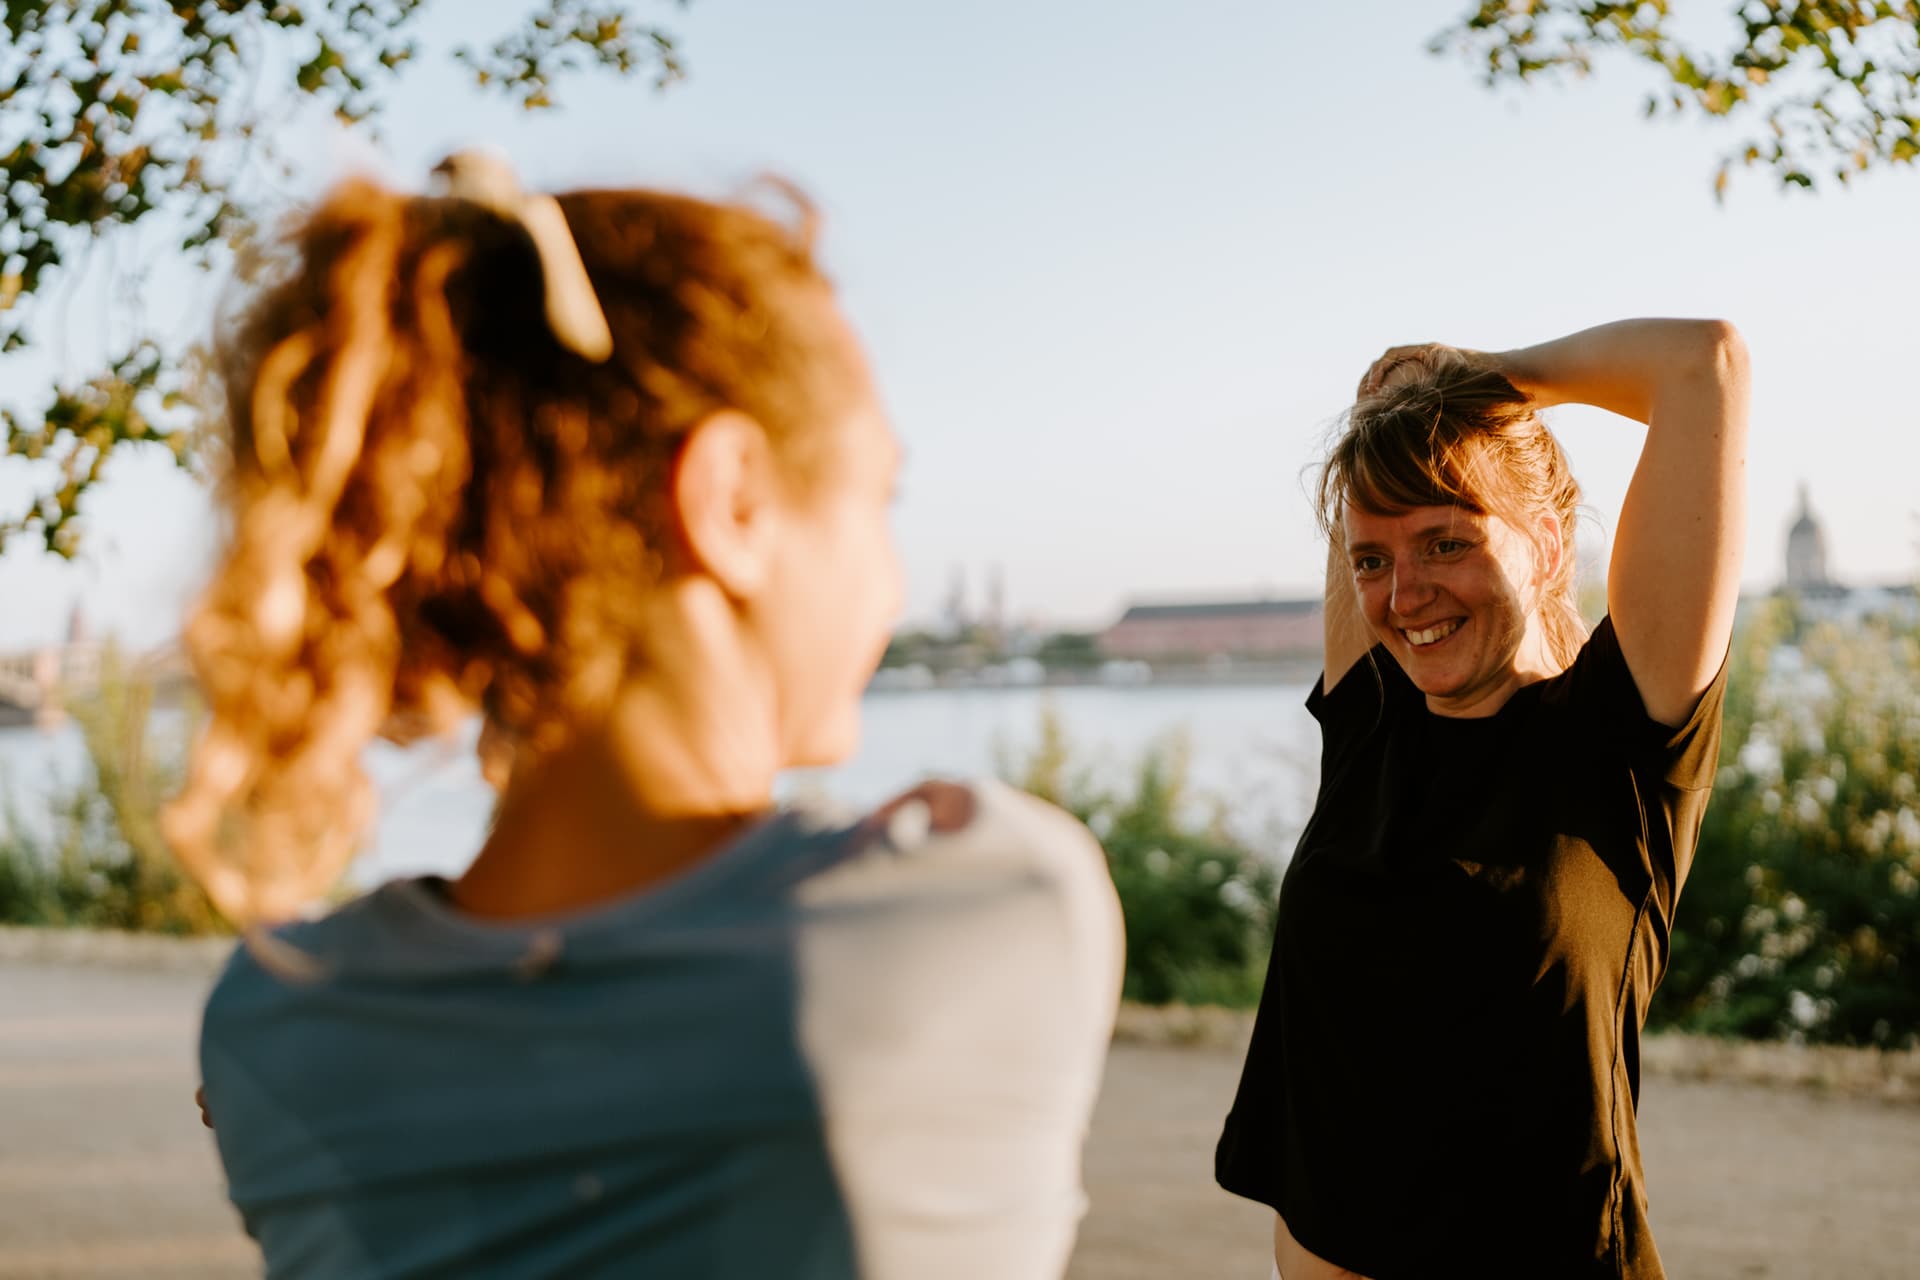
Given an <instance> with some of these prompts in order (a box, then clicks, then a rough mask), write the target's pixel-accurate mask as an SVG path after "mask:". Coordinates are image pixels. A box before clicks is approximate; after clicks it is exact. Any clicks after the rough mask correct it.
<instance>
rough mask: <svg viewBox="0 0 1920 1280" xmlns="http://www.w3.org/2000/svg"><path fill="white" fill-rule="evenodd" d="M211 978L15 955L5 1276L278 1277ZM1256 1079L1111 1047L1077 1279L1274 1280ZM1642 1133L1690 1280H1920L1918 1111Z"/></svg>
mask: <svg viewBox="0 0 1920 1280" xmlns="http://www.w3.org/2000/svg"><path fill="white" fill-rule="evenodd" d="M205 982H206V979H205V977H204V976H197V975H195V974H192V973H165V972H129V971H126V970H116V969H98V968H78V967H70V966H61V965H47V964H38V965H20V964H12V963H4V962H0V1280H27V1278H28V1277H35V1278H38V1277H49V1278H53V1277H58V1278H65V1277H92V1278H98V1277H146V1276H151V1277H160V1278H162V1280H188V1278H189V1277H190V1278H191V1280H226V1278H227V1277H241V1276H250V1275H257V1274H258V1262H257V1260H256V1258H255V1255H254V1254H253V1252H252V1249H251V1247H250V1245H249V1244H248V1242H247V1241H246V1239H245V1238H244V1237H243V1236H242V1235H241V1234H240V1231H239V1229H238V1226H237V1225H236V1223H235V1220H234V1217H233V1213H232V1210H231V1209H229V1208H228V1207H227V1204H226V1202H225V1200H224V1199H223V1197H222V1195H221V1183H220V1173H219V1169H218V1166H217V1165H216V1163H215V1161H214V1158H213V1150H212V1144H211V1140H210V1138H209V1136H208V1135H207V1134H206V1132H205V1131H204V1130H202V1129H201V1128H200V1123H199V1116H198V1113H197V1112H196V1111H195V1109H194V1106H193V1097H192V1095H193V1086H194V1069H193V1036H194V1028H195V1026H196V1022H197V1010H198V1005H199V1001H200V997H201V993H202V991H203V990H204V986H205ZM1238 1068H1239V1062H1238V1058H1237V1056H1236V1055H1235V1054H1233V1053H1231V1052H1227V1051H1222V1050H1217V1049H1184V1048H1152V1047H1145V1046H1137V1045H1121V1046H1119V1047H1117V1048H1116V1049H1115V1050H1114V1053H1113V1058H1112V1061H1111V1065H1110V1067H1109V1071H1108V1076H1107V1085H1106V1090H1105V1094H1104V1096H1103V1098H1102V1100H1101V1104H1100V1111H1099V1113H1098V1115H1097V1116H1096V1118H1095V1125H1094V1134H1093V1139H1092V1142H1091V1145H1090V1147H1089V1150H1088V1156H1087V1181H1088V1190H1089V1191H1090V1193H1091V1195H1092V1199H1093V1210H1092V1213H1091V1215H1090V1216H1089V1218H1088V1220H1087V1223H1086V1226H1085V1229H1084V1230H1083V1231H1082V1233H1081V1243H1080V1250H1079V1252H1078V1254H1077V1255H1076V1257H1075V1260H1074V1266H1073V1270H1072V1272H1071V1275H1072V1278H1073V1280H1148V1278H1152V1280H1166V1278H1171V1280H1189V1278H1193V1280H1214V1278H1216V1277H1221V1278H1233V1277H1248V1278H1249V1280H1260V1278H1261V1277H1264V1276H1265V1274H1266V1266H1267V1264H1266V1260H1265V1259H1266V1236H1267V1230H1268V1227H1267V1223H1268V1218H1267V1215H1266V1213H1265V1211H1264V1210H1262V1209H1260V1208H1259V1207H1258V1206H1255V1205H1250V1204H1247V1203H1246V1202H1244V1201H1239V1200H1235V1199H1234V1198H1233V1197H1231V1196H1227V1195H1225V1194H1223V1193H1221V1192H1219V1191H1216V1190H1215V1189H1214V1188H1213V1185H1212V1178H1211V1174H1210V1162H1211V1158H1212V1147H1213V1138H1214V1134H1215V1132H1216V1129H1217V1126H1218V1124H1219V1119H1220V1115H1221V1113H1222V1111H1223V1109H1224V1108H1225V1106H1226V1103H1227V1100H1228V1097H1229V1094H1230V1092H1231V1090H1232V1088H1233V1083H1234V1079H1235V1076H1236V1073H1237V1071H1238ZM1642 1134H1643V1141H1644V1147H1645V1158H1646V1163H1647V1171H1648V1178H1649V1180H1650V1181H1651V1184H1652V1192H1653V1200H1654V1224H1655V1229H1656V1231H1657V1232H1658V1234H1659V1238H1660V1244H1661V1249H1662V1252H1663V1253H1664V1255H1665V1257H1666V1260H1667V1264H1668V1270H1669V1272H1670V1273H1671V1274H1672V1275H1673V1276H1674V1278H1675V1280H1763V1278H1764V1280H1773V1278H1778V1280H1786V1278H1788V1277H1793V1278H1796V1280H1798V1278H1803V1277H1804V1278H1808V1280H1826V1278H1827V1277H1839V1276H1845V1277H1848V1280H1910V1278H1911V1277H1913V1276H1914V1275H1916V1274H1920V1264H1916V1262H1915V1260H1916V1259H1920V1107H1911V1106H1892V1105H1887V1104H1881V1103H1871V1102H1862V1101H1857V1100H1849V1099H1840V1098H1823V1097H1819V1096H1816V1095H1812V1094H1808V1093H1803V1092H1794V1091H1788V1090H1779V1089H1768V1088H1763V1087H1754V1086H1736V1085H1723V1084H1701V1083H1683V1082H1679V1081H1671V1080H1651V1081H1649V1082H1648V1084H1647V1087H1646V1096H1645V1099H1644V1102H1643V1105H1642Z"/></svg>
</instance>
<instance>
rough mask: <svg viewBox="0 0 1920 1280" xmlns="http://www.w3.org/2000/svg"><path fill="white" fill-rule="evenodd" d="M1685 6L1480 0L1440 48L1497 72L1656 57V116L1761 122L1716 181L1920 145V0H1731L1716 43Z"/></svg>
mask: <svg viewBox="0 0 1920 1280" xmlns="http://www.w3.org/2000/svg"><path fill="white" fill-rule="evenodd" d="M1679 7H1680V6H1679V5H1677V4H1674V3H1672V0H1637V2H1636V0H1626V2H1625V3H1608V2H1602V0H1480V2H1479V3H1478V4H1477V5H1475V7H1474V8H1473V10H1472V11H1471V12H1470V13H1469V14H1468V15H1467V16H1466V17H1465V18H1463V19H1462V20H1461V21H1460V22H1458V23H1456V24H1455V25H1454V26H1452V27H1450V28H1448V29H1447V30H1446V31H1444V32H1442V33H1441V34H1440V35H1439V36H1437V37H1435V39H1434V41H1433V43H1432V48H1433V49H1434V51H1435V52H1447V51H1450V50H1451V51H1455V52H1458V53H1460V54H1462V55H1464V56H1465V57H1467V58H1469V59H1470V60H1472V61H1474V62H1477V63H1481V64H1483V66H1484V74H1485V77H1486V81H1487V83H1488V84H1489V85H1498V84H1525V83H1528V82H1531V81H1533V80H1535V79H1538V78H1540V77H1542V76H1550V75H1557V74H1573V75H1580V76H1584V75H1586V74H1587V73H1589V72H1590V71H1591V70H1592V69H1593V66H1594V62H1595V60H1596V58H1597V57H1598V56H1600V55H1601V54H1604V53H1607V52H1612V51H1620V52H1624V53H1627V54H1629V55H1631V56H1633V57H1637V58H1640V59H1642V60H1643V61H1645V62H1649V63H1651V64H1653V65H1654V66H1656V67H1658V68H1659V69H1660V71H1661V72H1662V73H1664V75H1665V77H1666V80H1667V82H1668V83H1667V85H1666V86H1665V87H1664V88H1663V89H1662V90H1660V91H1657V92H1655V93H1654V94H1652V95H1651V96H1649V98H1648V99H1647V102H1646V111H1647V114H1648V115H1650V116H1651V115H1658V114H1661V113H1663V112H1666V113H1671V114H1683V113H1685V112H1687V111H1699V112H1702V113H1704V114H1706V115H1708V116H1724V117H1728V118H1739V119H1743V120H1757V121H1758V122H1759V126H1760V127H1759V128H1758V129H1757V130H1755V131H1754V132H1753V134H1752V136H1751V137H1749V138H1748V139H1747V140H1746V141H1745V142H1744V143H1742V144H1741V145H1740V146H1738V147H1737V148H1736V149H1735V150H1734V151H1732V152H1731V153H1729V154H1727V155H1726V156H1724V157H1723V158H1722V160H1721V162H1720V166H1719V169H1718V171H1717V173H1716V175H1715V178H1714V190H1715V193H1716V194H1724V193H1725V191H1726V187H1727V181H1728V176H1729V174H1730V172H1731V170H1732V168H1733V167H1734V166H1735V165H1736V164H1737V165H1741V166H1758V167H1760V168H1762V169H1766V170H1769V171H1771V172H1772V173H1773V174H1774V175H1775V176H1776V177H1778V178H1779V180H1780V181H1781V182H1782V183H1783V184H1785V185H1789V186H1797V187H1812V186H1814V185H1815V184H1816V182H1817V181H1819V180H1821V179H1822V178H1823V177H1824V178H1826V179H1831V180H1832V181H1835V182H1839V183H1845V182H1847V181H1848V180H1849V179H1850V178H1851V177H1852V176H1853V175H1854V174H1856V173H1859V172H1861V171H1863V170H1866V169H1870V168H1873V167H1876V166H1885V165H1905V164H1912V163H1913V162H1914V160H1915V158H1916V157H1920V0H1732V2H1731V3H1729V4H1728V6H1727V8H1728V10H1729V17H1730V19H1731V20H1730V22H1729V23H1728V24H1727V39H1726V41H1725V42H1724V44H1718V45H1715V46H1713V47H1703V46H1701V45H1700V44H1698V43H1695V42H1691V41H1689V40H1687V39H1683V38H1682V37H1681V36H1680V35H1678V34H1676V30H1675V15H1674V11H1675V10H1676V9H1678V8H1679ZM1695 7H1696V8H1697V7H1698V6H1695Z"/></svg>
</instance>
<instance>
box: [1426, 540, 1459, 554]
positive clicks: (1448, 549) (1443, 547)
mask: <svg viewBox="0 0 1920 1280" xmlns="http://www.w3.org/2000/svg"><path fill="white" fill-rule="evenodd" d="M1466 549H1467V544H1466V543H1464V542H1462V541H1460V539H1458V538H1442V539H1440V541H1438V542H1436V543H1434V544H1433V552H1434V554H1435V555H1441V556H1450V555H1455V554H1457V553H1459V552H1462V551H1465V550H1466Z"/></svg>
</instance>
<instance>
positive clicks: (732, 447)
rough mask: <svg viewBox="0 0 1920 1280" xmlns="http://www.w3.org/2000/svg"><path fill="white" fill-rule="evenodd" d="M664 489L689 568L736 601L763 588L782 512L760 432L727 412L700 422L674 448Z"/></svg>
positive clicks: (770, 454)
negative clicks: (670, 474) (674, 456)
mask: <svg viewBox="0 0 1920 1280" xmlns="http://www.w3.org/2000/svg"><path fill="white" fill-rule="evenodd" d="M670 488H671V494H672V501H673V514H674V520H675V523H676V524H677V525H678V527H679V532H680V538H681V541H682V543H683V545H684V546H685V548H686V550H687V553H688V555H689V556H690V557H691V558H692V561H693V564H692V567H693V568H695V569H697V570H699V571H700V572H702V573H705V574H706V575H707V576H709V577H711V578H712V579H713V580H714V581H715V582H717V583H719V584H720V587H721V589H722V590H723V591H725V592H726V593H727V594H728V595H729V596H731V597H733V598H734V599H746V598H748V597H750V596H754V595H757V594H758V593H759V592H760V591H762V590H763V589H764V588H765V586H766V584H767V579H768V576H769V575H770V574H771V572H772V566H773V551H774V545H775V542H776V541H777V538H778V529H777V526H778V523H779V516H780V507H779V497H780V476H779V473H778V471H777V469H776V467H775V459H774V456H773V446H772V443H771V442H770V441H769V440H768V439H767V433H766V430H765V429H764V428H763V427H761V425H760V424H759V423H758V422H756V421H755V420H754V419H752V418H750V417H748V416H747V415H746V414H744V413H740V412H738V411H736V410H732V409H723V410H721V411H720V412H718V413H714V414H711V415H709V416H708V417H706V418H703V419H701V421H700V422H699V423H698V424H697V425H696V426H695V427H694V428H693V430H692V431H690V432H688V433H687V439H686V442H685V443H684V444H682V445H681V446H680V451H679V455H678V457H677V459H676V460H675V462H674V468H673V483H672V485H671V487H670Z"/></svg>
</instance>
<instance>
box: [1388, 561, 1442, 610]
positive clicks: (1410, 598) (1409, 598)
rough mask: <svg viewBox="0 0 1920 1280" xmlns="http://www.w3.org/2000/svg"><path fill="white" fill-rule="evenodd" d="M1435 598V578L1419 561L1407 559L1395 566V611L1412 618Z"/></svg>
mask: <svg viewBox="0 0 1920 1280" xmlns="http://www.w3.org/2000/svg"><path fill="white" fill-rule="evenodd" d="M1431 599H1433V579H1432V578H1430V577H1428V575H1427V573H1426V570H1424V569H1422V568H1421V567H1420V566H1419V565H1418V564H1417V563H1409V562H1407V561H1405V560H1402V561H1399V562H1397V563H1395V565H1394V567H1393V611H1394V613H1395V614H1397V615H1398V616H1400V617H1402V618H1411V617H1413V616H1414V615H1415V614H1417V613H1418V612H1419V611H1420V610H1421V609H1422V608H1424V607H1425V606H1426V604H1427V602H1428V601H1429V600H1431Z"/></svg>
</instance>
